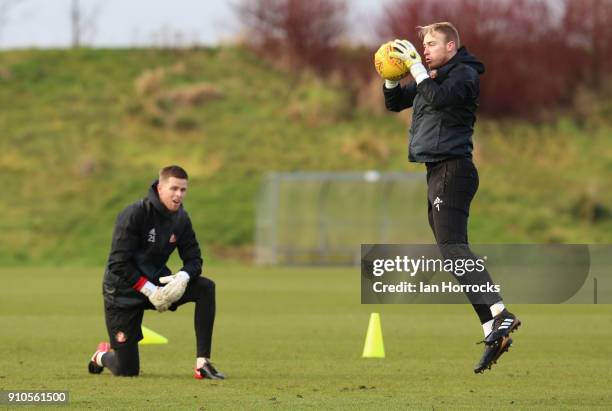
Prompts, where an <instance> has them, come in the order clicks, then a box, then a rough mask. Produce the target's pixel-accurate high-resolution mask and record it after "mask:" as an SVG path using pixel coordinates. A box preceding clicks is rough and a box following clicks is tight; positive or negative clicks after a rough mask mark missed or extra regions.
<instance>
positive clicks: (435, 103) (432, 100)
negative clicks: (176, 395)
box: [417, 66, 478, 110]
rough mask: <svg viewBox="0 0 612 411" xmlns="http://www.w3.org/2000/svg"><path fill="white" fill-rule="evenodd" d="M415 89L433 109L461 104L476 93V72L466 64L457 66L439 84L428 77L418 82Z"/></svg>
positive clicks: (472, 97)
mask: <svg viewBox="0 0 612 411" xmlns="http://www.w3.org/2000/svg"><path fill="white" fill-rule="evenodd" d="M417 90H418V92H419V94H420V95H422V96H423V98H424V99H425V100H426V101H427V103H429V105H430V106H431V107H432V108H433V109H435V110H439V109H443V108H446V107H450V106H454V105H458V104H463V103H465V102H467V101H470V100H471V99H474V98H475V97H476V95H477V94H478V74H476V73H475V72H474V73H472V70H471V69H470V68H469V67H467V66H459V67H457V68H455V69H454V70H451V72H450V73H449V76H448V78H447V79H445V80H444V81H443V82H442V83H441V84H438V83H436V82H435V81H434V80H432V79H431V78H428V79H425V80H423V81H421V82H420V83H419V85H418V86H417Z"/></svg>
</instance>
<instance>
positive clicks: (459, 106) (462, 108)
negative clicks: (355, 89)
mask: <svg viewBox="0 0 612 411" xmlns="http://www.w3.org/2000/svg"><path fill="white" fill-rule="evenodd" d="M484 71H485V68H484V65H483V64H482V63H481V62H480V61H478V60H477V59H476V57H474V56H473V55H471V54H470V53H469V52H468V51H467V49H466V48H465V47H461V48H460V49H459V50H458V51H457V54H455V55H454V56H453V58H452V59H450V60H449V61H448V62H447V63H446V64H445V65H443V66H442V67H440V68H439V69H438V70H437V76H436V78H435V79H431V78H427V79H425V80H423V81H422V82H421V83H420V84H419V85H418V86H417V84H416V82H415V81H412V82H411V83H409V84H407V85H406V86H398V87H394V88H392V89H388V88H386V87H385V86H383V92H384V95H385V106H386V107H387V109H388V110H390V111H401V110H404V109H406V108H409V107H413V113H412V125H411V126H410V132H409V137H410V142H409V148H408V159H409V160H410V161H413V162H417V163H429V162H436V161H441V160H446V159H448V158H455V157H467V158H472V149H473V144H472V134H473V133H474V123H475V122H476V109H477V108H478V95H479V91H480V88H479V76H480V75H481V74H482V73H484Z"/></svg>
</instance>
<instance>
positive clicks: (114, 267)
mask: <svg viewBox="0 0 612 411" xmlns="http://www.w3.org/2000/svg"><path fill="white" fill-rule="evenodd" d="M140 217H141V216H140V213H139V207H138V205H137V204H132V205H131V206H129V207H127V208H126V209H125V210H123V212H122V213H121V214H119V216H118V217H117V221H116V223H115V230H114V232H113V241H112V245H111V252H110V255H109V258H108V269H109V270H110V271H111V272H112V273H113V274H115V275H117V276H119V277H121V278H123V279H124V280H125V281H126V282H127V283H128V284H129V285H130V286H131V287H136V286H137V284H138V283H139V281H142V280H141V277H142V276H143V274H142V273H141V272H140V271H139V270H138V269H137V268H136V265H135V264H134V254H135V253H136V250H137V249H138V244H139V237H138V235H139V232H140V230H139V227H140V225H141V224H142V222H141V221H140V220H141V218H140Z"/></svg>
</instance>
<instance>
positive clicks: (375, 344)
mask: <svg viewBox="0 0 612 411" xmlns="http://www.w3.org/2000/svg"><path fill="white" fill-rule="evenodd" d="M362 357H363V358H385V345H384V344H383V336H382V327H381V326H380V314H378V313H372V315H371V316H370V324H369V325H368V333H367V334H366V339H365V345H364V346H363V355H362Z"/></svg>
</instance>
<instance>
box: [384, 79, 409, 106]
mask: <svg viewBox="0 0 612 411" xmlns="http://www.w3.org/2000/svg"><path fill="white" fill-rule="evenodd" d="M383 94H384V96H385V107H386V108H387V110H389V111H395V112H399V111H402V110H404V109H406V108H410V107H412V103H413V102H414V98H415V97H416V95H417V84H416V82H414V81H412V82H410V83H409V84H407V85H405V86H397V87H393V88H387V87H385V86H384V85H383Z"/></svg>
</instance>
